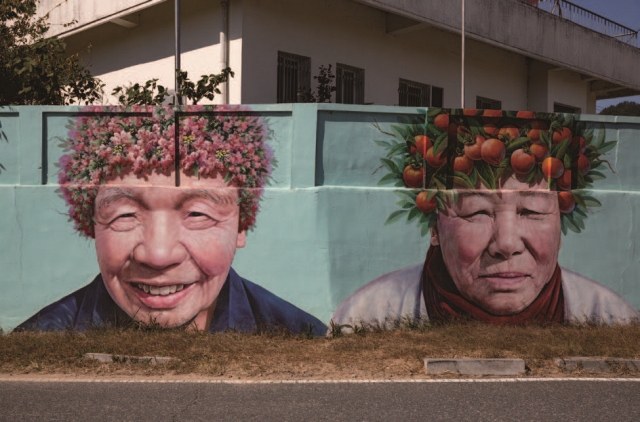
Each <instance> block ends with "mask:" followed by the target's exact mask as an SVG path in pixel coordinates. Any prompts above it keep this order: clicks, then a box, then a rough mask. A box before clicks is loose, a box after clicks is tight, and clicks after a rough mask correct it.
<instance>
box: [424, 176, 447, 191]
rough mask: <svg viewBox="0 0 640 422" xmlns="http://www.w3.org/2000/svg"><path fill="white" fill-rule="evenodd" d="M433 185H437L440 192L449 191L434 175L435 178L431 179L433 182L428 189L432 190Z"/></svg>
mask: <svg viewBox="0 0 640 422" xmlns="http://www.w3.org/2000/svg"><path fill="white" fill-rule="evenodd" d="M432 185H436V188H437V189H438V190H447V187H446V186H445V184H444V183H443V182H442V181H441V180H440V179H438V177H437V175H433V177H432V178H431V182H430V183H429V186H427V187H428V188H430V187H432Z"/></svg>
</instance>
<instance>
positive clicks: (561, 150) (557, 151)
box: [551, 139, 571, 161]
mask: <svg viewBox="0 0 640 422" xmlns="http://www.w3.org/2000/svg"><path fill="white" fill-rule="evenodd" d="M570 141H571V140H570V139H565V140H564V141H562V142H560V143H559V144H558V145H556V146H555V147H554V148H553V150H551V156H553V157H556V158H557V159H559V160H561V161H562V160H564V155H565V154H566V153H567V148H569V142H570Z"/></svg>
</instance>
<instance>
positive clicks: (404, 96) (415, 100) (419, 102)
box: [398, 79, 444, 107]
mask: <svg viewBox="0 0 640 422" xmlns="http://www.w3.org/2000/svg"><path fill="white" fill-rule="evenodd" d="M443 92H444V91H443V89H442V88H438V87H435V86H431V85H426V84H421V83H419V82H412V81H408V80H406V79H400V87H399V88H398V94H399V97H400V98H399V101H398V105H401V106H407V107H442V97H443Z"/></svg>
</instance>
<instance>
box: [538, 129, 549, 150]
mask: <svg viewBox="0 0 640 422" xmlns="http://www.w3.org/2000/svg"><path fill="white" fill-rule="evenodd" d="M540 140H541V141H542V142H544V144H545V145H546V146H547V148H549V149H551V147H552V145H551V138H550V136H549V132H547V131H546V130H541V131H540Z"/></svg>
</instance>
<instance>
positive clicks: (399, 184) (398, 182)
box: [393, 180, 404, 188]
mask: <svg viewBox="0 0 640 422" xmlns="http://www.w3.org/2000/svg"><path fill="white" fill-rule="evenodd" d="M393 186H395V187H397V188H402V187H404V180H398V181H397V182H396V184H395V185H393Z"/></svg>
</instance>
